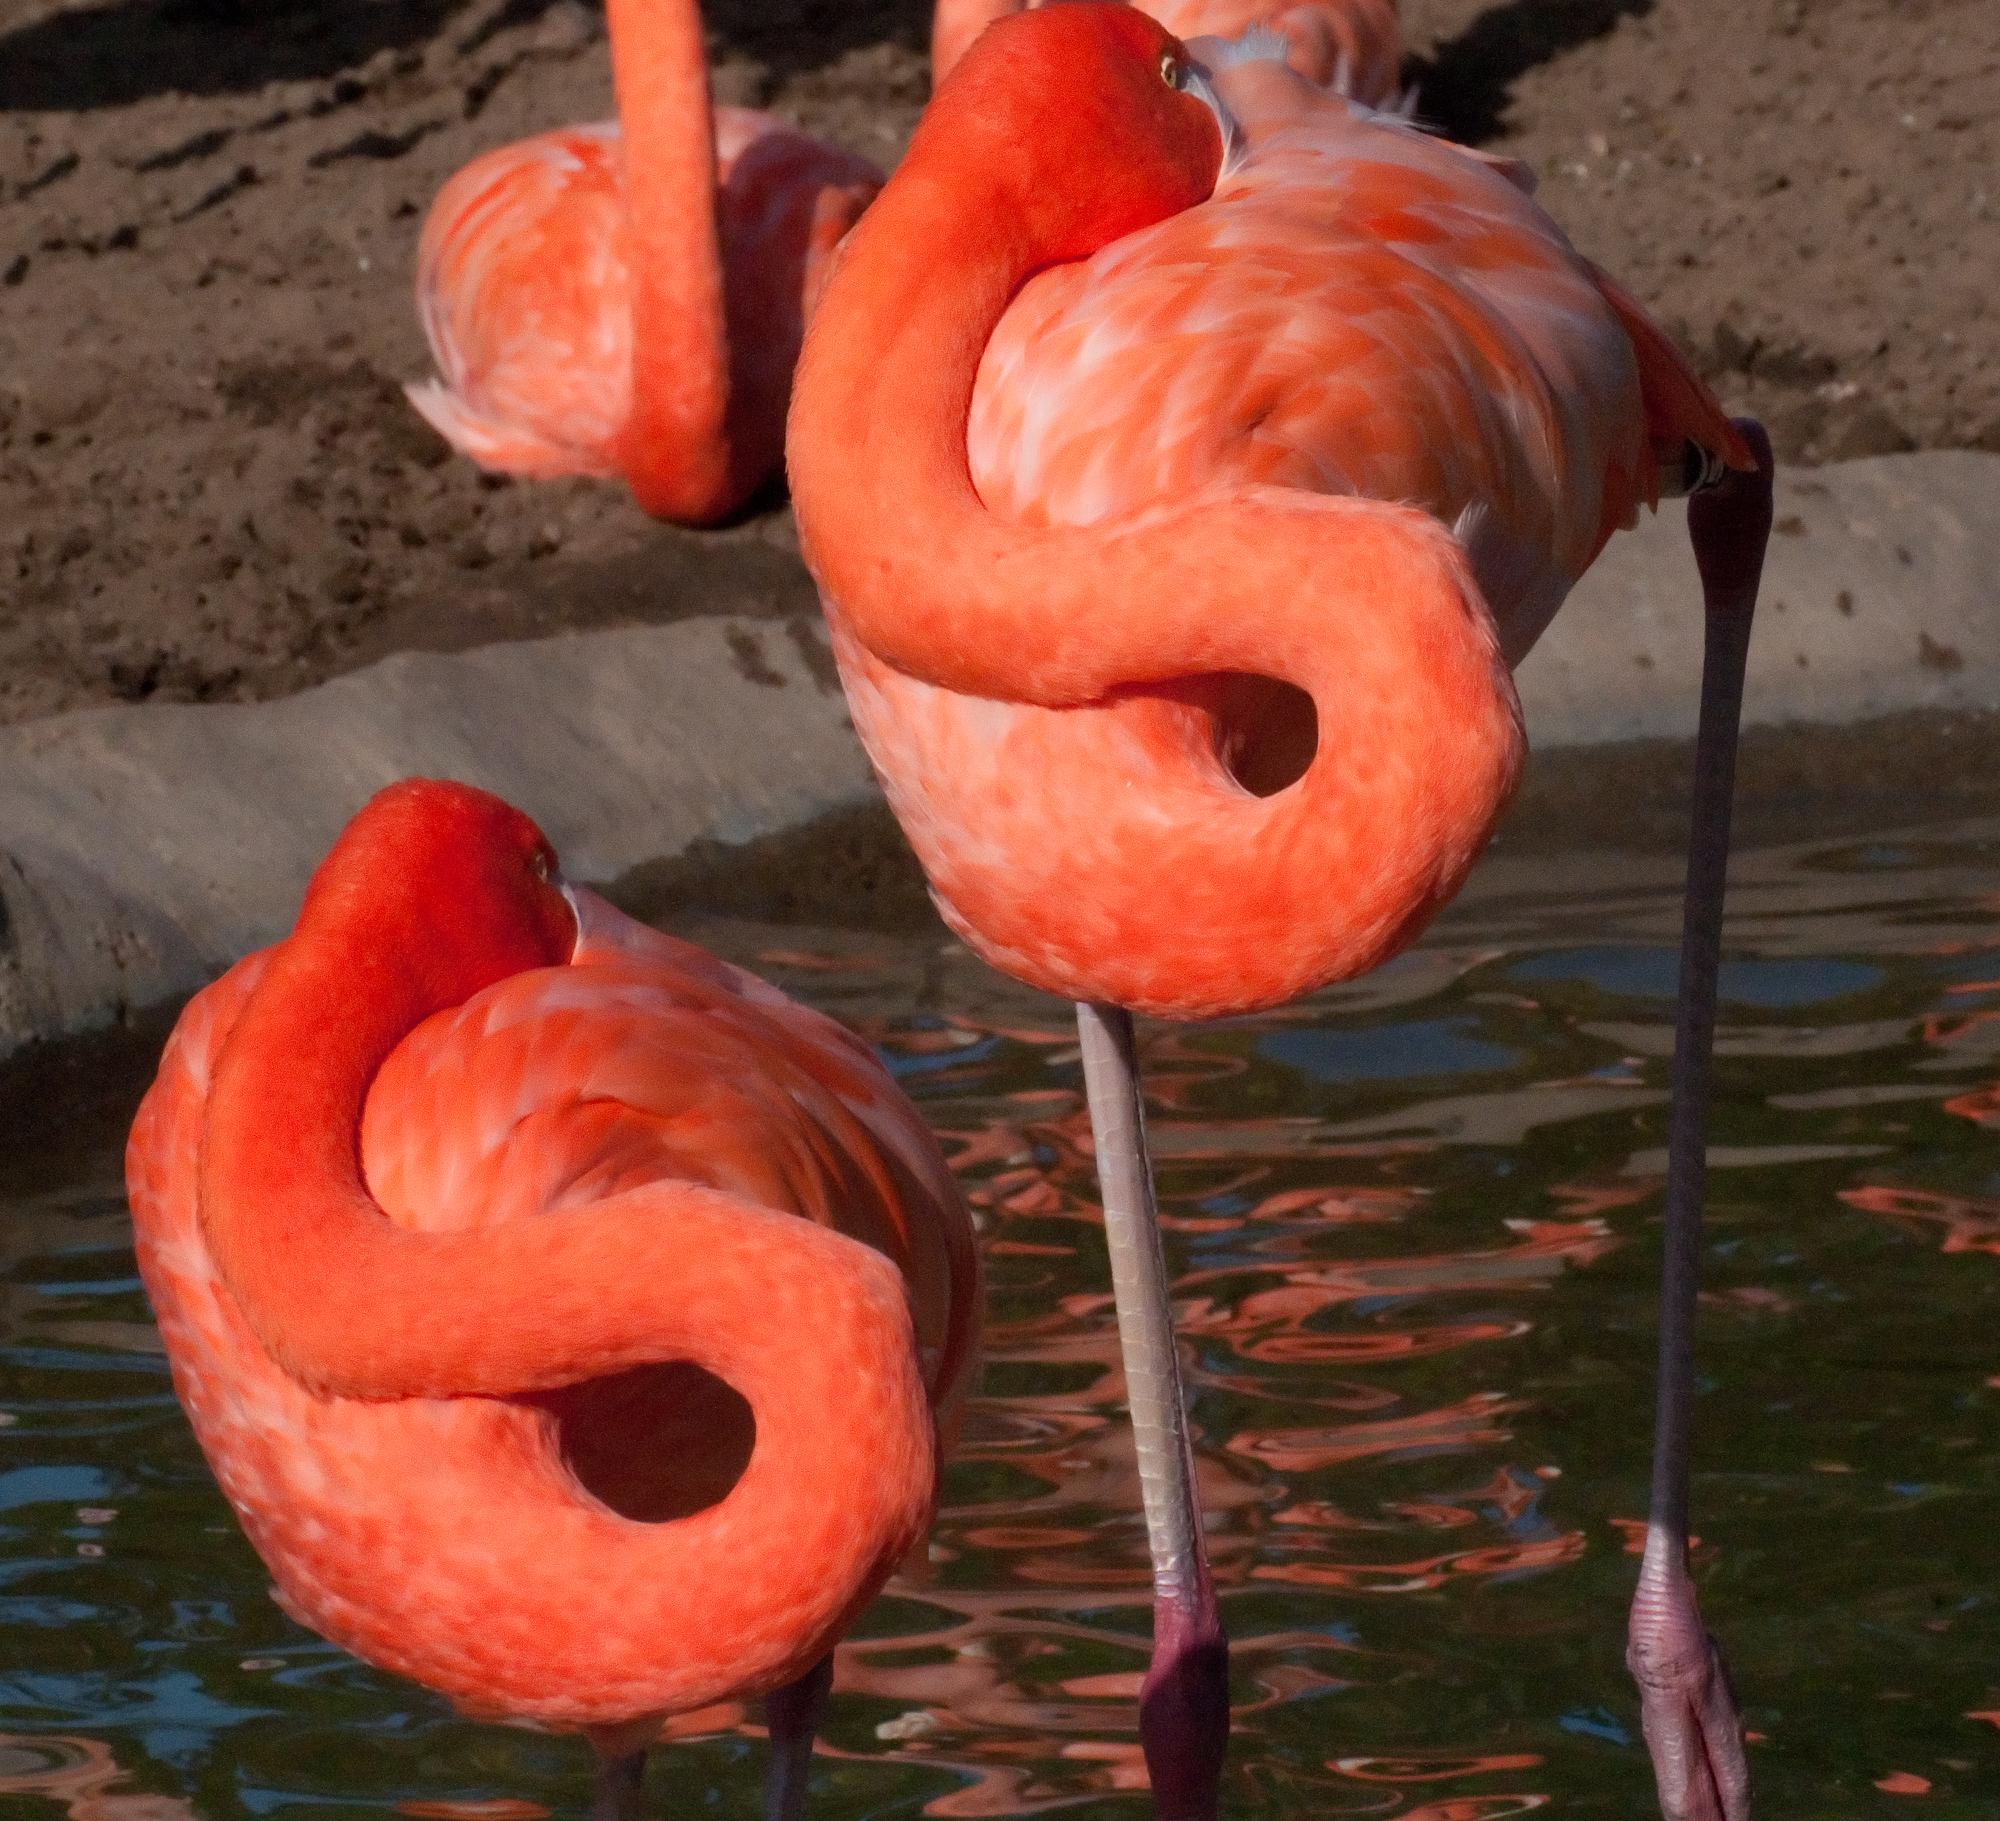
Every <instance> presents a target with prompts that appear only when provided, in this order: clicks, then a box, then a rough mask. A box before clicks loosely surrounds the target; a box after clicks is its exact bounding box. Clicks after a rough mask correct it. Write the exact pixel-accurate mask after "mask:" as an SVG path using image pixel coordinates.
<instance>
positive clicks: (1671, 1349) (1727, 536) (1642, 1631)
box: [1625, 420, 1771, 1821]
mask: <svg viewBox="0 0 2000 1821" xmlns="http://www.w3.org/2000/svg"><path fill="white" fill-rule="evenodd" d="M1737 428H1738V429H1739V430H1741V431H1742V432H1743V434H1744V435H1745V436H1746V437H1747V438H1748V439H1749V441H1750V443H1751V446H1752V447H1753V448H1754V449H1755V451H1756V454H1757V468H1756V470H1755V472H1753V473H1750V474H1729V475H1727V476H1725V477H1724V478H1723V480H1722V481H1721V482H1720V483H1719V484H1717V485H1716V486H1715V487H1713V488H1711V489H1709V490H1707V491H1705V492H1702V493H1699V494H1697V495H1696V496H1695V497H1694V498H1692V499H1690V500H1689V501H1688V534H1689V536H1690V538H1691V539H1692V540H1693V543H1694V552H1695V562H1696V564H1697V566H1698V567H1699V568H1700V570H1701V582H1702V596H1703V605H1704V608H1705V611H1706V626H1707V641H1706V643H1707V650H1706V654H1705V656H1704V660H1703V664H1702V679H1701V728H1700V732H1699V734H1698V735H1697V737H1696V743H1695V782H1694V818H1693V820H1694V827H1693V832H1692V835H1691V837H1690V840H1689V846H1688V872H1687V899H1686V906H1685V911H1684V921H1683V925H1682V935H1681V974H1680V1008H1679V1017H1678V1020H1677V1024H1676V1028H1675V1032H1674V1068H1673V1113H1672V1118H1671V1123H1670V1126H1669V1129H1668V1139H1667V1201H1666V1260H1665V1270H1664V1273H1663V1277H1662V1281H1661V1286H1660V1382H1659V1403H1658V1408H1657V1411H1656V1413H1655V1418H1654V1429H1653V1487H1652V1503H1651V1509H1650V1511H1649V1512H1648V1516H1647V1524H1646V1554H1645V1560H1644V1561H1643V1563H1642V1564H1641V1566H1640V1569H1639V1587H1638V1591H1637V1593H1636V1594H1635V1595H1634V1596H1633V1600H1632V1617H1631V1626H1630V1631H1629V1641H1628V1644H1627V1647H1626V1655H1625V1660H1626V1663H1627V1664H1628V1665H1629V1666H1630V1668H1631V1671H1632V1674H1633V1676H1634V1678H1635V1679H1636V1680H1637V1682H1638V1684H1639V1694H1640V1705H1641V1717H1642V1720H1643V1723H1644V1726H1645V1732H1646V1745H1647V1748H1648V1749H1649V1750H1650V1751H1651V1753H1652V1757H1653V1775H1654V1778H1655V1780H1656V1782H1657V1783H1658V1785H1659V1792H1660V1812H1661V1814H1662V1815H1664V1816H1665V1817H1666V1818H1667V1821H1748V1817H1749V1813H1750V1775H1749V1768H1748V1766H1747V1765H1746V1764H1745V1762H1744V1757H1743V1721H1742V1717H1741V1715H1740V1713H1739V1712H1738V1710H1737V1705H1736V1695H1735V1691H1734V1690H1733V1689H1732V1688H1731V1687H1730V1683H1729V1672H1728V1670H1727V1668H1725V1666H1724V1664H1723V1661H1722V1652H1721V1649H1720V1648H1719V1646H1718V1645H1717V1644H1716V1642H1715V1640H1714V1639H1713V1638H1712V1637H1710V1636H1709V1634H1708V1629H1707V1627H1706V1626H1704V1625H1703V1623H1702V1620H1701V1613H1700V1611H1699V1609H1698V1608H1697V1606H1696V1605H1695V1597H1694V1582H1693V1580H1692V1579H1691V1577H1690V1576H1689V1574H1688V1544H1687V1538H1688V1437H1689V1430H1690V1427H1691V1423H1692V1418H1693V1413H1694V1411H1693V1407H1694V1315H1695V1289H1696V1282H1697V1278H1698V1275H1699V1271H1700V1259H1701V1211H1702V1194H1703V1183H1704V1179H1705V1176H1706V1172H1707V1149H1706V1138H1705V1127H1706V1122H1707V1113H1708V1092H1709V1073H1710V1070H1709V1064H1710V1060H1711V1055H1712V1052H1713V1047H1714V1040H1715V986H1716V973H1717V970H1718V968H1719V967H1720V965H1721V953H1722V897H1723V886H1724V880H1725V875H1726V873H1727V870H1728V864H1729V808H1730V795H1731V791H1732V789H1733V786H1734V783H1735V775H1736V737H1737V725H1738V721H1739V719H1740V716H1741V712H1742V706H1743V672H1744V667H1745V663H1746V660H1747V657H1748V654H1749V649H1750V622H1751V617H1752V614H1753V613H1754V611H1755V609H1756V605H1757V584H1758V580H1759V578H1760V577H1761V575H1762V573H1763V567H1764V546H1765V542H1766V540H1767V539H1768V538H1769V536H1770V530H1771V445H1770V441H1769V439H1768V438H1767V437H1766V436H1765V434H1764V431H1763V427H1762V426H1761V425H1759V424H1756V423H1754V422H1751V421H1749V420H1744V421H1741V422H1739V423H1738V425H1737Z"/></svg>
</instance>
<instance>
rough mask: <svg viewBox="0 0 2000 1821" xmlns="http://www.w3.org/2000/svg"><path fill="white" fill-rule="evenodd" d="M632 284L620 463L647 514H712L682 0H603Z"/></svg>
mask: <svg viewBox="0 0 2000 1821" xmlns="http://www.w3.org/2000/svg"><path fill="white" fill-rule="evenodd" d="M605 18H606V23H607V26H608V28H609V31H610V35H611V75H612V83H613V87H614V89H615V90H616V93H617V98H618V121H619V130H620V134H621V138H622V143H623V157H624V193H625V207H626V214H627V222H628V232H629V234H630V257H631V286H632V414H631V416H630V418H629V419H628V420H627V423H626V426H625V451H624V466H625V476H626V480H627V482H628V484H629V485H630V486H631V489H632V494H633V497H634V498H635V499H636V500H637V501H638V503H639V504H640V506H642V507H643V508H644V509H645V510H646V511H647V512H649V513H652V514H653V515H654V516H656V517H661V518H670V519H675V520H679V521H699V520H702V519H708V518H715V517H719V516H720V515H721V514H722V513H723V512H726V511H727V510H728V509H729V508H730V507H731V506H732V505H733V504H734V503H735V498H736V494H737V492H738V491H740V489H739V488H738V486H737V476H736V473H735V469H736V466H737V464H736V463H735V462H734V461H733V460H732V450H731V438H730V424H729V417H730V394H731V388H730V372H729V321H728V312H727V308H726V301H725V287H724V274H723V261H722V244H721V230H720V225H719V223H718V221H717V217H716V200H717V197H716V170H715V112H714V107H713V104H712V102H711V99H710V95H709V87H708V57H707V51H706V48H705V46H704V44H703V41H702V30H701V11H700V8H699V7H698V6H697V5H696V4H695V0H606V6H605Z"/></svg>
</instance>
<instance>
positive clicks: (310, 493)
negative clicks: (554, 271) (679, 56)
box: [0, 0, 2000, 720]
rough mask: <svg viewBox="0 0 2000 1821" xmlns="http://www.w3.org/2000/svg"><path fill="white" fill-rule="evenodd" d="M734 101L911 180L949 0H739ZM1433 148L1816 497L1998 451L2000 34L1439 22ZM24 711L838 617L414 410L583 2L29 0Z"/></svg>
mask: <svg viewBox="0 0 2000 1821" xmlns="http://www.w3.org/2000/svg"><path fill="white" fill-rule="evenodd" d="M708 12H709V19H710V25H711V41H712V48H713V52H714V55H715V59H716V71H717V73H716V87H717V91H718V94H719V95H720V96H721V97H722V98H723V99H726V100H731V101H740V102H752V103H756V104H761V105H769V106H772V107H774V108H777V109H778V110H780V111H782V112H784V113H787V114H789V115H792V116H793V117H795V118H797V119H798V120H800V121H802V122H803V123H805V124H806V125H807V126H809V127H810V128H812V129H814V130H817V131H820V132H823V133H825V134H827V135H829V136H830V137H833V138H836V139H839V140H841V141H843V142H844V143H846V144H848V145H850V146H852V147H854V148H855V149H857V150H859V151H862V152H864V153H866V154H868V155H869V156H871V157H873V158H875V159H877V160H878V161H880V162H884V163H887V162H891V161H893V159H894V158H895V156H896V155H897V153H898V152H899V150H900V148H901V146H902V144H903V142H904V140H905V138H906V136H907V134H908V131H909V128H910V126H911V124H912V122H913V121H914V119H915V117H916V113H917V110H918V108H919V106H920V105H921V101H922V98H923V96H924V93H925V92H926V88H927V82H928V74H927V69H926V65H925V59H924V56H923V51H922V45H923V42H924V37H925V29H926V20H927V13H926V9H925V7H924V6H923V5H922V4H921V3H920V0H893V3H889V0H848V3H846V4H840V3H837V0H726V3H720V4H715V5H712V6H711V7H710V8H709V9H708ZM1406 13H1407V16H1408V19H1409V22H1410V26H1411V32H1412V37H1413V41H1414V42H1415V44H1416V46H1417V48H1418V52H1419V55H1418V57H1417V59H1416V61H1415V63H1414V64H1413V69H1412V74H1413V75H1414V76H1415V77H1416V78H1417V79H1418V80H1419V81H1420V82H1421V83H1422V84H1423V90H1424V94H1425V97H1426V99H1425V103H1424V108H1423V112H1424V113H1425V114H1426V115H1427V116H1428V117H1430V118H1431V119H1433V120H1434V121H1436V122H1437V123H1438V124H1439V125H1440V126H1442V127H1443V128H1444V129H1445V130H1447V131H1450V132H1452V133H1455V134H1458V135H1460V136H1463V137H1467V138H1471V139H1475V140H1478V141H1480V142H1481V143H1485V144H1489V145H1494V146H1497V147H1502V148H1504V149H1505V150H1507V151H1508V152H1510V153H1512V154H1513V155H1515V156H1519V157H1522V158H1525V159H1527V160H1528V161H1530V162H1531V163H1532V164H1533V165H1534V166H1535V168H1536V169H1537V170H1538V171H1539V172H1540V173H1541V176H1542V179H1543V191H1542V194H1543V197H1544V200H1545V201H1546V203H1547V204H1548V206H1549V207H1550V209H1551V210H1552V211H1553V212H1554V213H1555V215H1556V216H1557V217H1558V219H1560V220H1561V221H1562V222H1563V223H1564V224H1565V225H1566V226H1567V227H1568V228H1569V229H1570V230H1571V232H1572V234H1573V235H1574V237H1575V238H1576V240H1577V241H1578V243H1579V244H1580V245H1581V246H1582V247H1583V248H1584V249H1585V250H1586V251H1587V252H1589V253H1590V254H1591V255H1592V256H1593V257H1595V258H1597V259H1598V260H1599V261H1601V262H1602V263H1603V264H1605V265H1606V266H1608V267H1609V268H1610V269H1611V270H1612V271H1614V272H1616V273H1619V274H1621V275H1622V276H1623V277H1624V278H1625V279H1626V281H1627V282H1628V283H1629V284H1630V285H1631V286H1632V288H1633V289H1635V290H1636V291H1637V293H1638V294H1639V295H1640V297H1641V298H1642V299H1644V300H1645V301H1646V302H1647V303H1649V304H1650V305H1651V306H1653V308H1654V309H1655V310H1656V311H1657V312H1658V313H1659V314H1660V315H1661V316H1662V318H1663V319H1664V320H1665V321H1666V322H1667V323H1668V324H1669V325H1670V326H1671V327H1673V329H1674V330H1675V332H1676V333H1677V334H1678V335H1679V336H1680V337H1681V339H1682V340H1683V342H1684V343H1685V345H1687V346H1688V347H1689V348H1690V349H1691V350H1693V351H1694V353H1695V354H1696V356H1697V358H1698V359H1699V360H1700V361H1701V362H1702V364H1703V366H1704V367H1705V368H1706V370H1707V371H1708V372H1709V373H1710V375H1711V376H1712V377H1713V378H1714V379H1715V380H1716V382H1717V383H1718V385H1719V386H1720V387H1721V389H1722V390H1723V392H1724V393H1725V394H1726V395H1727V397H1728V398H1729V399H1730V401H1731V402H1732V403H1735V404H1739V405H1746V406H1749V407H1752V408H1754V409H1756V410H1758V411H1759V412H1761V413H1763V414H1764V415H1765V416H1766V417H1767V418H1768V419H1769V420H1770V421H1771V423H1772V425H1773V428H1774V430H1775V432H1776V434H1777V438H1778V442H1779V447H1780V451H1781V453H1782V454H1784V455H1786V456H1787V457H1789V458H1792V459H1795V460H1801V461H1807V462H1812V461H1824V460H1832V459H1837V458H1839V457H1842V456H1846V455H1854V454H1862V453H1873V452H1880V451H1886V450H1894V449H1901V448H1910V447H1945V446H1966V445H1976V446H1981V447H1986V448H1994V449H2000V327H1996V320H1995V314H1994V305H1993V301H1992V298H1991V295H1990V292H1991V286H1992V279H1993V275H1994V273H1995V272H1996V271H2000V156H1997V154H2000V5H1996V4H1995V0H1503V3H1500V4H1489V3H1482V0H1407V4H1406ZM5 20H6V22H5V24H4V25H0V564H3V565H4V573H5V575H6V577H7V583H6V587H5V594H4V598H0V719H8V720H14V719H21V718H24V717H27V716H33V715H39V714H45V713H48V712H50V711H53V710H56V709H60V708H64V707H69V706H74V705H78V704H82V703H89V702H99V701H116V700H125V701H137V700H144V699H178V700H212V699H221V698H236V697H244V696H265V695H272V694H277V693H281V692H284V691H287V690H291V689H294V688H297V687H299V686H301V685H303V684H305V683H307V682H310V681H313V680H316V679H318V678H320V677H323V676H326V675H328V674H331V673H333V672H335V671H338V670H341V669H345V668H348V667H350V666H352V665H354V664H356V663H359V662H363V661H366V660H367V659H370V658H372V657H375V656H378V655H380V654H381V653H383V652H385V651H387V650H391V649H395V648H398V647H401V646H409V645H426V646H440V647H451V646H460V645H465V644H470V643H476V642H480V641H483V640H487V639H492V638H497V637H508V636H517V635H520V634H523V633H528V632H541V631H546V630H548V629H550V628H551V627H553V626H557V625H563V624H593V623H595V624H602V623H606V622H611V621H619V620H627V619H632V618H655V619H657V618H667V617H672V616H675V615H678V614H682V613H689V612H716V611H729V612H739V613H762V614H773V615H780V616H788V615H794V614H801V613H810V612H812V611H813V602H812V597H811V594H810V590H809V589H808V588H807V586H806V584H805V582H804V579H803V576H802V574H801V573H800V572H799V570H798V568H797V565H796V563H795V562H794V561H793V545H792V537H791V529H790V523H789V519H788V517H787V515H786V514H785V512H784V510H783V508H782V504H781V503H779V502H778V501H777V500H776V497H775V494H774V495H773V498H772V499H771V500H769V501H767V502H766V503H765V504H764V505H763V507H762V509H760V510H758V511H755V512H753V513H751V514H750V515H749V516H748V517H746V519H745V520H744V521H743V522H742V523H741V524H739V525H737V526H735V527H733V528H731V529H729V530H727V531H724V532H721V533H715V534H708V535H705V536H696V535H690V534H683V533H677V532H673V531H668V530H662V529H660V528H658V527H654V526H651V525H648V524H646V523H645V522H644V521H643V520H641V519H640V518H639V517H638V516H637V514H636V513H635V512H634V511H633V510H632V509H631V508H630V506H629V505H628V504H627V503H626V501H625V500H624V498H623V497H622V495H621V494H620V493H619V491H618V490H616V489H614V488H610V487H605V486H598V485H591V484H584V483H575V484H571V483H563V484H556V485H537V486H526V485H513V484H508V483H504V482H498V481H494V480H492V479H490V478H486V477H482V476H480V475H479V474H477V473H476V472H475V471H474V470H473V469H472V468H471V467H470V466H468V465H467V464H465V463H462V462H460V461H458V460H456V459H448V458H447V454H446V451H445V450H444V448H443V447H442V445H440V444H439V443H438V442H437V441H436V440H435V439H434V438H433V437H432V436H431V434H430V432H429V431H428V430H426V429H425V428H424V426H423V425H422V424H421V423H420V422H419V421H418V420H417V419H416V418H415V416H414V415H413V414H412V413H411V412H410V411H409V410H408V409H407V407H406V406H405V405H404V403H403V401H402V398H401V395H400V391H399V386H400V382H401V381H403V380H404V379H406V378H411V377H415V376H418V375H420V374H422V373H423V371H424V370H425V365H426V362H425V355H424V349H423V345H422V341H421V338H420V336H419V334H418V331H417V328H416V325H415V322H414V319H413V316H412V313H411V309H410V303H409V295H408V285H409V272H410V268H411V263H412V257H413V252H414V247H415V242H416V236H417V231H418V227H419V224H420V222H421V219H422V212H423V210H424V209H425V208H426V206H427V205H428V202H429V199H430V197H431V195H432V194H433V193H434V192H435V190H436V188H437V187H438V185H439V184H440V182H442V180H443V179H444V177H445V176H446V175H447V174H448V173H449V172H450V171H451V170H452V169H454V168H455V167H456V166H457V165H459V164H460V163H462V162H463V161H464V160H465V159H467V158H469V157H470V156H472V155H473V154H474V153H475V152H477V151H479V150H481V149H483V148H484V147H486V146H489V145H492V144H494V143H496V142H499V141H503V140H507V139H510V138H515V137H518V136H521V135H523V134H526V133H529V132H532V131H535V130H537V129H539V128H541V127H544V126H547V125H550V124H553V123H556V122H559V121H563V120H569V119H584V118H591V117H595V116H598V115H601V114H603V113H604V112H606V111H607V105H608V103H607V97H608V93H609V88H608V71H607V65H606V59H605V48H604V42H603V26H602V18H601V15H600V14H599V13H597V12H596V11H594V10H591V9H589V8H586V7H584V6H582V5H579V4H577V0H104V3H100V4H95V5H88V6H84V5H74V4H60V3H58V4H51V3H50V0H9V5H8V7H7V9H6V15H5Z"/></svg>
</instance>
